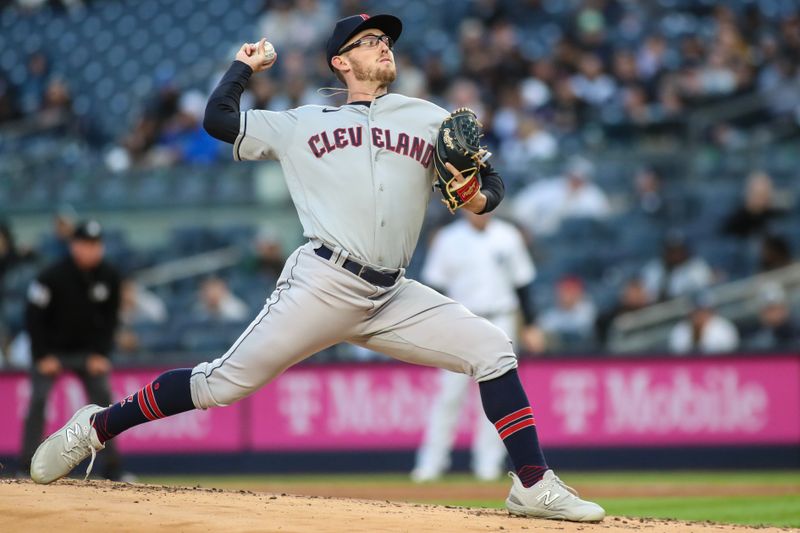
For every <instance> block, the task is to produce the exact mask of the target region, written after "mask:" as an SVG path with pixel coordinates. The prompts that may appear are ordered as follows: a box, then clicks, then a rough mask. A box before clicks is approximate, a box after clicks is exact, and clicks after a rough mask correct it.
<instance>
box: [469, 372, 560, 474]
mask: <svg viewBox="0 0 800 533" xmlns="http://www.w3.org/2000/svg"><path fill="white" fill-rule="evenodd" d="M478 385H479V387H480V391H481V402H482V403H483V410H484V411H485V412H486V416H487V417H489V420H491V422H492V423H493V424H494V426H495V428H497V432H498V433H499V434H500V438H501V439H503V444H505V445H506V449H507V450H508V455H509V456H510V457H511V462H512V463H513V464H514V470H515V471H516V473H517V476H518V477H519V479H520V481H521V482H522V485H523V486H525V487H530V486H531V485H533V484H534V483H536V482H537V481H539V480H540V479H542V476H544V473H545V471H546V470H547V462H546V461H545V459H544V454H542V449H541V448H540V447H539V436H538V435H537V433H536V420H535V419H534V418H533V409H531V404H530V403H529V402H528V397H527V395H526V394H525V390H524V389H523V388H522V383H520V381H519V374H517V370H516V369H514V370H511V371H509V372H506V373H505V374H503V375H502V376H500V377H499V378H495V379H492V380H489V381H483V382H481V383H479V384H478Z"/></svg>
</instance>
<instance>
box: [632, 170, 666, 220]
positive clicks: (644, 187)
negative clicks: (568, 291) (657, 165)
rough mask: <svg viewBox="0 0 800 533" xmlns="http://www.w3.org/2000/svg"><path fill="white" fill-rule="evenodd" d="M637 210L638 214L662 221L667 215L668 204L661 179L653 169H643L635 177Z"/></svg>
mask: <svg viewBox="0 0 800 533" xmlns="http://www.w3.org/2000/svg"><path fill="white" fill-rule="evenodd" d="M633 186H634V193H635V194H636V209H637V211H638V212H640V213H642V214H645V215H647V216H648V217H653V218H655V219H660V218H663V217H665V216H666V214H667V202H666V201H665V200H664V195H663V192H662V190H661V177H660V176H659V175H658V173H657V172H656V170H655V169H653V168H652V167H642V168H640V169H638V170H637V171H636V174H635V175H634V176H633Z"/></svg>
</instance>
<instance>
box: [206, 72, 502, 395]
mask: <svg viewBox="0 0 800 533" xmlns="http://www.w3.org/2000/svg"><path fill="white" fill-rule="evenodd" d="M235 68H237V67H236V66H234V69H235ZM447 115H448V113H447V112H446V111H445V110H444V109H442V108H440V107H438V106H436V105H434V104H432V103H430V102H426V101H424V100H419V99H415V98H408V97H405V96H401V95H397V94H388V95H386V96H383V97H380V98H377V99H376V100H374V101H373V102H372V103H371V105H364V104H358V103H353V104H348V105H344V106H342V107H339V108H336V107H323V106H304V107H300V108H297V109H292V110H289V111H284V112H271V111H261V110H254V111H247V112H245V113H241V115H240V123H239V133H238V136H236V138H235V141H234V147H233V153H234V157H235V158H236V159H237V160H242V159H251V160H253V159H255V160H258V159H276V160H278V161H279V162H280V164H281V167H282V169H283V172H284V175H285V178H286V181H287V184H288V187H289V191H290V194H291V196H292V200H293V201H294V204H295V207H296V208H297V212H298V215H299V217H300V221H301V222H302V224H303V230H304V234H305V236H306V237H308V238H309V241H310V242H308V243H307V244H305V245H303V246H301V247H300V248H298V249H297V250H296V251H295V252H294V253H293V254H292V255H291V256H290V257H289V259H288V260H287V262H286V265H285V266H284V269H283V272H282V273H281V276H280V279H279V280H278V284H277V288H276V290H275V291H274V292H273V293H272V295H271V296H270V297H269V298H268V299H267V301H266V303H265V305H264V308H263V309H262V310H261V312H260V313H259V314H258V316H257V317H256V318H255V319H254V320H253V322H252V323H251V324H250V326H249V327H248V328H247V329H246V330H245V332H244V333H242V335H241V336H240V337H239V339H237V341H236V342H235V343H234V344H233V346H232V347H231V348H230V349H229V350H228V351H227V352H226V353H225V354H224V355H222V356H221V357H219V358H217V359H216V360H214V361H211V362H206V363H201V364H199V365H197V366H196V367H195V368H194V369H193V371H192V378H191V390H192V400H193V402H194V405H195V406H196V407H198V408H201V409H205V408H207V407H211V406H216V405H228V404H230V403H232V402H234V401H236V400H238V399H240V398H242V397H244V396H246V395H248V394H250V393H251V392H253V391H255V390H256V389H258V388H259V387H261V386H263V385H264V384H266V383H267V382H269V381H270V380H272V379H273V378H275V377H276V376H277V375H279V374H280V373H281V372H283V371H284V370H285V369H286V368H288V367H289V366H291V365H293V364H295V363H297V362H299V361H301V360H303V359H304V358H306V357H308V356H310V355H312V354H314V353H316V352H318V351H320V350H322V349H324V348H327V347H328V346H331V345H333V344H336V343H340V342H350V343H354V344H357V345H360V346H363V347H366V348H368V349H370V350H374V351H378V352H382V353H385V354H388V355H390V356H392V357H395V358H397V359H400V360H403V361H408V362H412V363H416V364H422V365H429V366H435V367H439V368H446V369H448V370H452V371H455V372H460V373H464V374H467V375H469V376H471V377H472V378H473V379H475V380H477V381H483V380H489V379H494V378H496V377H498V376H501V375H503V374H505V373H506V372H507V371H508V370H510V369H511V368H514V367H516V365H517V359H516V356H515V355H514V352H513V349H512V346H511V341H510V340H509V339H508V337H507V336H506V335H505V333H503V332H502V331H501V330H500V329H499V328H497V327H496V326H494V325H492V324H491V323H489V322H488V321H486V320H485V319H483V318H479V317H477V316H475V315H474V314H473V313H471V312H470V311H468V310H467V309H466V308H465V307H464V306H463V305H461V304H459V303H457V302H455V301H453V300H451V299H450V298H446V297H445V296H442V295H441V294H439V293H437V292H436V291H434V290H433V289H430V288H429V287H426V286H424V285H422V284H421V283H419V282H417V281H414V280H410V279H407V278H405V277H404V276H403V268H404V267H405V266H406V265H407V264H408V262H409V260H410V259H411V254H412V252H413V251H414V247H415V246H416V244H417V240H418V238H419V232H420V229H421V227H422V222H423V218H424V216H425V212H426V209H427V205H428V200H429V198H430V194H431V187H432V184H433V179H434V174H433V163H432V159H433V153H434V147H433V143H434V141H435V138H436V134H437V133H438V129H439V126H440V125H441V122H442V120H443V119H444V118H445V117H446V116H447ZM322 245H325V246H324V247H323V246H322ZM325 250H327V253H325ZM353 260H355V263H356V266H355V267H353ZM370 267H372V268H373V272H374V270H378V274H377V277H378V279H380V280H381V281H380V282H379V281H377V280H376V278H373V277H371V276H372V275H370V278H371V279H372V280H373V281H369V280H368V279H367V277H364V276H362V273H363V272H364V268H367V269H369V268H370ZM387 277H388V279H389V281H388V282H387V281H386V278H387Z"/></svg>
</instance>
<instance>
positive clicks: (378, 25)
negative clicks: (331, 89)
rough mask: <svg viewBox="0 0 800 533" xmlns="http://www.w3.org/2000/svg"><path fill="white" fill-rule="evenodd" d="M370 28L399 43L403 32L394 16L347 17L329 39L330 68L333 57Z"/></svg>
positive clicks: (328, 55) (400, 24)
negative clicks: (357, 35)
mask: <svg viewBox="0 0 800 533" xmlns="http://www.w3.org/2000/svg"><path fill="white" fill-rule="evenodd" d="M370 28H375V29H378V30H381V31H382V32H383V33H385V34H386V35H388V36H389V37H391V38H392V41H394V42H397V39H399V38H400V34H401V33H402V32H403V23H402V22H400V19H399V18H397V17H395V16H394V15H375V16H374V17H370V16H369V15H367V14H366V13H362V14H360V15H353V16H352V17H345V18H343V19H341V20H339V21H338V22H337V23H336V27H335V28H333V34H331V36H330V38H329V39H328V44H327V47H326V50H327V58H328V68H329V69H331V70H333V65H331V59H333V56H336V55H339V50H341V49H342V46H344V44H345V43H346V42H347V41H349V40H350V39H351V38H352V37H353V35H355V34H356V33H358V32H360V31H362V30H368V29H370Z"/></svg>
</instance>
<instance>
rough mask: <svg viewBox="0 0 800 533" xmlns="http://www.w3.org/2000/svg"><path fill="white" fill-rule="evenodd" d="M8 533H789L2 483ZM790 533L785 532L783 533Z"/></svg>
mask: <svg viewBox="0 0 800 533" xmlns="http://www.w3.org/2000/svg"><path fill="white" fill-rule="evenodd" d="M0 517H2V525H3V526H2V529H3V531H46V532H56V531H57V532H59V533H62V532H64V533H66V532H72V531H76V532H77V531H80V532H82V533H90V532H103V533H106V532H108V531H115V532H117V531H131V532H133V531H136V532H139V531H165V530H169V531H181V532H183V531H231V532H234V531H280V532H303V533H310V532H318V531H342V532H357V531H362V532H370V533H373V532H377V531H409V532H414V533H416V532H420V531H430V532H435V533H448V532H458V533H462V532H468V531H480V532H484V533H485V532H487V531H526V530H527V531H530V532H531V533H533V532H534V531H559V532H561V533H569V532H572V531H582V532H584V533H592V532H594V531H598V532H600V531H602V532H603V533H615V532H625V533H631V532H632V531H637V530H642V531H647V532H653V533H656V532H661V531H665V532H674V533H686V532H704V533H705V532H709V533H710V532H712V531H713V532H714V533H722V532H738V533H744V532H748V531H757V532H759V533H768V532H778V531H782V530H781V529H778V528H772V529H768V528H747V527H739V526H721V525H719V524H699V523H686V522H677V521H666V520H651V519H638V518H636V519H631V518H621V517H607V518H606V519H605V521H603V522H601V523H600V524H573V523H569V522H561V521H551V520H534V519H528V518H515V517H511V516H509V515H508V514H507V513H506V512H505V511H500V510H493V509H492V510H486V509H471V508H466V507H449V506H437V505H423V504H413V503H394V502H389V501H384V502H380V501H368V500H354V499H344V498H323V497H310V496H294V495H288V494H266V493H256V492H250V491H238V492H237V491H224V490H220V489H201V488H176V487H166V486H156V485H139V484H126V483H114V482H110V481H88V482H83V481H75V480H62V481H58V482H56V483H54V484H52V485H36V484H34V483H33V482H30V481H19V480H3V481H0ZM783 531H785V530H783Z"/></svg>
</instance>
